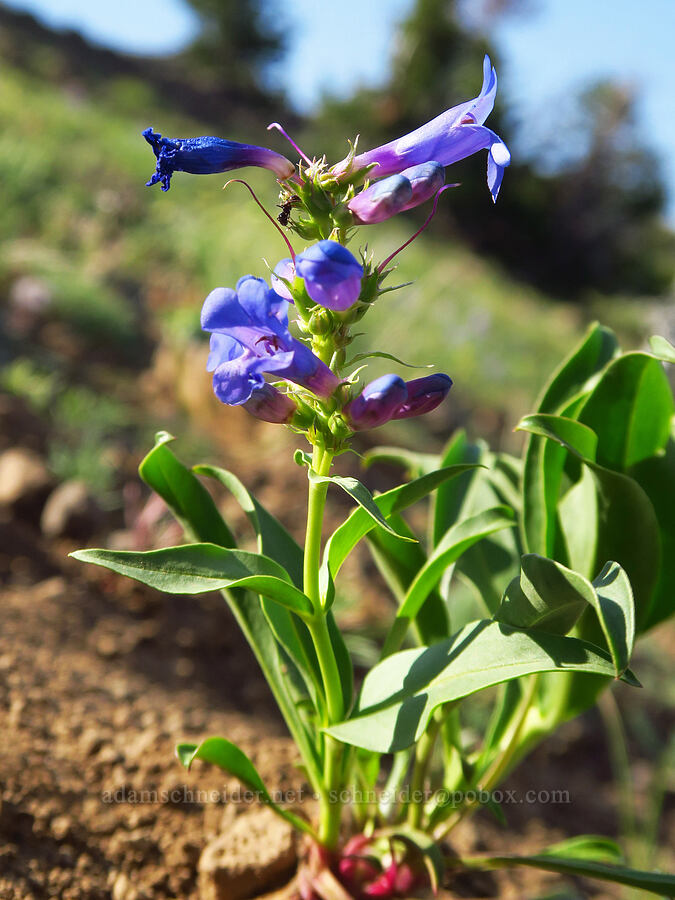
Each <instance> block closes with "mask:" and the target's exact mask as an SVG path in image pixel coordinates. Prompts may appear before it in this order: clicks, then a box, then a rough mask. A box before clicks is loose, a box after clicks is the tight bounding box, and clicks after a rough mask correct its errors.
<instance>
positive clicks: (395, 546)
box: [367, 513, 450, 646]
mask: <svg viewBox="0 0 675 900" xmlns="http://www.w3.org/2000/svg"><path fill="white" fill-rule="evenodd" d="M391 520H392V522H394V524H395V525H396V528H397V530H398V531H399V532H401V533H408V534H410V535H411V536H412V534H413V533H412V531H410V529H409V527H408V525H407V523H406V522H405V520H404V519H403V518H402V517H401V516H400V515H399V514H398V513H393V514H392V517H391ZM367 541H368V545H369V548H370V551H371V553H372V555H373V559H374V560H375V563H376V565H377V567H378V569H379V570H380V573H381V574H382V576H383V577H384V580H385V581H386V582H387V584H388V585H389V588H390V589H391V592H392V593H393V595H394V597H395V598H396V600H397V601H398V603H403V601H404V599H405V595H406V593H407V591H408V588H409V587H410V585H411V584H412V582H413V581H414V579H415V576H416V575H417V573H418V572H419V571H420V569H421V568H423V566H424V565H425V563H426V561H427V555H426V553H425V552H424V550H423V549H422V546H421V544H419V543H416V544H412V543H406V544H403V543H401V542H400V541H399V540H397V539H396V538H393V537H392V536H391V535H390V534H388V533H387V532H386V531H383V530H382V529H381V528H373V530H372V531H371V532H369V534H368V536H367ZM414 624H415V629H416V631H417V634H418V635H419V639H420V640H419V643H420V644H424V645H425V646H426V645H428V644H434V643H436V641H442V640H443V639H444V638H446V637H449V635H450V618H449V616H448V611H447V608H446V605H445V603H444V602H443V598H442V597H441V595H440V594H439V593H438V591H436V590H432V591H430V592H429V596H428V597H427V598H426V600H425V601H424V603H423V604H422V606H421V608H420V610H419V612H418V613H417V616H416V617H415V622H414ZM406 627H407V623H406Z"/></svg>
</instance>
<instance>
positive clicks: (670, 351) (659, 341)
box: [649, 334, 675, 363]
mask: <svg viewBox="0 0 675 900" xmlns="http://www.w3.org/2000/svg"><path fill="white" fill-rule="evenodd" d="M649 346H650V347H651V348H652V353H653V354H654V356H656V357H658V359H661V360H663V362H669V363H675V347H673V345H672V344H671V343H670V341H667V340H666V339H665V338H664V337H661V335H660V334H655V335H654V336H653V337H650V338H649Z"/></svg>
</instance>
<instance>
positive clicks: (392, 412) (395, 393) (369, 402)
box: [344, 372, 452, 431]
mask: <svg viewBox="0 0 675 900" xmlns="http://www.w3.org/2000/svg"><path fill="white" fill-rule="evenodd" d="M451 387H452V381H451V379H450V378H448V376H447V375H442V374H441V373H440V372H439V373H437V374H434V375H425V376H424V378H415V379H414V380H413V381H408V382H406V381H404V380H403V379H402V378H400V377H399V376H398V375H382V376H381V377H380V378H376V379H375V381H371V382H370V384H367V385H366V386H365V387H364V389H363V391H362V392H361V393H360V394H359V396H358V397H355V398H354V399H353V400H351V401H350V402H349V403H348V404H347V405H346V406H345V409H344V412H345V416H346V417H347V420H348V421H349V423H350V425H351V427H352V428H353V429H354V431H363V429H365V428H377V426H378V425H384V423H385V422H389V421H390V420H391V419H409V418H412V417H413V416H421V415H423V414H424V413H428V412H431V410H432V409H436V407H437V406H439V405H440V404H441V403H442V402H443V400H444V399H445V397H446V396H447V394H448V391H449V390H450V388H451Z"/></svg>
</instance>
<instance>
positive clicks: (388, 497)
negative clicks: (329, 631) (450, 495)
mask: <svg viewBox="0 0 675 900" xmlns="http://www.w3.org/2000/svg"><path fill="white" fill-rule="evenodd" d="M471 468H473V466H471V465H461V466H448V467H447V468H445V469H438V470H437V471H435V472H429V473H428V474H427V475H423V476H422V477H421V478H416V479H415V480H414V481H411V482H409V483H408V484H402V485H399V486H398V487H395V488H392V490H390V491H386V493H384V494H380V496H379V497H375V498H374V503H375V505H376V506H377V508H378V510H379V512H380V514H381V515H382V516H385V517H386V516H390V515H392V513H396V512H400V511H401V510H403V509H406V507H408V506H412V505H413V503H416V502H417V501H418V500H421V499H423V498H424V497H426V496H427V494H430V493H431V492H432V491H433V490H435V489H436V488H437V487H438V485H439V484H442V483H443V482H444V481H446V480H447V479H449V478H456V477H457V476H458V475H461V474H462V473H464V472H466V471H468V470H469V469H471ZM376 525H377V522H376V521H375V520H374V519H373V517H372V516H370V515H369V514H368V512H367V511H366V510H365V509H362V508H359V509H355V510H354V511H353V512H352V513H351V515H350V516H349V518H348V519H346V520H345V521H344V522H343V523H342V525H340V526H339V528H337V529H336V530H335V531H334V532H333V534H332V535H331V536H330V537H329V539H328V541H327V542H326V546H325V548H324V553H323V561H322V563H321V572H320V583H321V594H322V596H323V597H326V596H327V594H328V589H329V585H330V582H331V579H334V578H336V577H337V574H338V572H339V571H340V567H341V566H342V564H343V563H344V561H345V559H347V557H348V556H349V554H350V553H351V551H352V550H353V549H354V547H355V546H356V545H357V544H358V542H359V541H360V540H361V538H363V537H365V536H366V535H367V534H368V532H369V531H371V530H372V529H373V528H375V527H376ZM387 530H388V531H391V529H389V528H388V529H387ZM393 533H394V534H395V532H393Z"/></svg>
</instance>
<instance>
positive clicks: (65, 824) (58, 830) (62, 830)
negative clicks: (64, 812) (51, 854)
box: [49, 816, 73, 841]
mask: <svg viewBox="0 0 675 900" xmlns="http://www.w3.org/2000/svg"><path fill="white" fill-rule="evenodd" d="M72 827H73V823H72V822H71V820H70V819H69V818H68V816H57V817H56V818H55V819H53V820H52V824H51V826H50V829H49V830H50V831H51V833H52V837H53V838H54V840H56V841H64V840H65V839H66V838H67V837H68V835H69V834H70V831H71V829H72Z"/></svg>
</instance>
